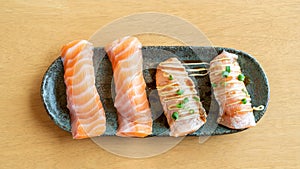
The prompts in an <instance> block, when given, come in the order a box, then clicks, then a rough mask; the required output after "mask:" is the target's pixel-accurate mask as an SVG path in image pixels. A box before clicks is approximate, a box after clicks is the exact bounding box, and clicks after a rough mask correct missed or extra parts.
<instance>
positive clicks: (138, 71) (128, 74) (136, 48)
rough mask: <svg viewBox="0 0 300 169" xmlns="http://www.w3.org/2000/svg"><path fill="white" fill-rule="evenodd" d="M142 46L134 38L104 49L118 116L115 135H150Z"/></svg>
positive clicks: (128, 38) (150, 122) (149, 114)
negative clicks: (112, 80) (110, 71)
mask: <svg viewBox="0 0 300 169" xmlns="http://www.w3.org/2000/svg"><path fill="white" fill-rule="evenodd" d="M141 47H142V44H141V43H140V42H139V40H138V39H137V38H135V37H129V36H127V37H124V38H121V39H118V40H115V41H114V42H112V43H111V44H109V45H107V46H106V47H105V50H106V52H107V54H108V57H109V60H110V61H111V63H112V68H113V72H114V83H115V91H116V97H115V102H114V106H115V107H116V109H117V113H118V125H119V126H118V129H117V136H123V137H145V136H147V135H150V134H152V117H151V111H150V108H149V102H148V99H147V95H146V90H145V87H146V83H145V80H144V77H143V72H142V71H143V57H142V51H141Z"/></svg>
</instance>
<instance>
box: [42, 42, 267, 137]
mask: <svg viewBox="0 0 300 169" xmlns="http://www.w3.org/2000/svg"><path fill="white" fill-rule="evenodd" d="M223 50H226V51H228V52H231V53H235V54H237V55H238V56H239V58H238V62H239V64H240V66H241V69H242V72H243V74H245V76H247V77H249V79H250V80H251V82H250V83H249V84H248V85H247V90H248V92H249V94H250V96H251V99H252V105H253V106H259V105H264V106H265V108H264V110H262V111H254V115H255V121H256V122H258V121H259V120H260V119H261V118H262V116H263V115H264V113H265V111H266V109H267V106H268V101H269V97H270V89H269V84H268V80H267V77H266V74H265V73H264V71H263V69H262V67H261V66H260V65H259V63H258V62H257V61H256V60H255V59H254V58H253V57H252V56H250V55H249V54H247V53H245V52H242V51H239V50H235V49H230V48H222V47H190V46H144V47H143V48H142V52H143V58H144V62H143V64H144V65H143V66H144V71H143V73H144V78H145V81H146V84H147V88H146V91H147V95H148V99H149V102H150V106H151V110H152V116H153V119H154V121H153V136H167V135H168V133H169V132H168V131H169V129H168V124H167V121H166V118H165V116H164V114H163V110H162V108H161V104H160V102H159V98H158V95H157V91H156V90H155V73H156V66H157V65H158V63H160V62H162V61H164V60H166V59H168V58H170V57H177V58H178V59H180V60H182V61H184V62H209V61H211V60H212V59H213V58H214V57H215V56H217V55H218V54H219V53H221V52H222V51H223ZM93 60H94V67H95V75H96V87H97V90H98V92H99V94H100V97H101V100H102V103H103V107H104V109H105V114H106V118H107V120H106V122H107V123H106V131H105V133H104V134H103V135H107V136H112V135H115V133H116V129H117V114H116V109H115V108H114V106H113V98H114V97H113V95H114V87H113V81H112V77H113V72H112V68H111V64H110V61H109V60H108V57H107V55H106V53H105V51H104V49H103V48H102V47H99V48H95V49H94V56H93ZM193 80H194V81H195V85H196V88H197V90H198V92H199V95H200V98H201V102H202V104H203V106H204V108H205V109H206V112H207V113H208V118H207V122H206V123H205V124H204V125H203V126H202V127H201V128H200V129H199V130H198V131H196V132H194V133H192V134H189V135H192V136H204V135H219V134H228V133H235V132H239V131H242V130H233V129H229V128H227V127H224V126H221V125H218V124H217V123H216V119H217V114H218V105H217V103H216V100H215V99H214V97H213V94H212V89H211V84H210V81H209V76H208V75H207V76H203V77H196V78H193ZM41 96H42V99H43V102H44V106H45V108H46V110H47V112H48V114H49V116H50V117H51V119H52V120H53V121H54V122H55V124H56V125H58V126H59V127H60V128H62V129H64V130H66V131H68V132H70V131H71V126H70V116H69V110H68V108H67V107H66V105H67V99H66V86H65V84H64V69H63V64H62V61H61V59H60V57H59V58H57V59H56V60H55V61H54V62H53V63H52V64H51V65H50V67H49V68H48V70H47V71H46V73H45V75H44V78H43V81H42V86H41Z"/></svg>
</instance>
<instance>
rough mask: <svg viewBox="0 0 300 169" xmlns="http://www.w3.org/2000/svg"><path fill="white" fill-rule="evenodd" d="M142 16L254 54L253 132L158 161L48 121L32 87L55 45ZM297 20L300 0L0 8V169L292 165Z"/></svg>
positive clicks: (299, 37)
mask: <svg viewBox="0 0 300 169" xmlns="http://www.w3.org/2000/svg"><path fill="white" fill-rule="evenodd" d="M152 11H154V12H161V13H166V14H172V15H175V16H178V17H181V18H184V19H186V20H187V21H189V22H190V23H192V24H194V25H196V26H197V27H198V28H199V29H201V30H202V31H203V33H204V34H205V35H206V36H207V37H208V38H209V39H210V40H211V42H212V44H213V45H215V46H224V47H231V48H235V49H240V50H243V51H246V52H248V53H250V54H252V55H253V56H254V57H256V59H257V60H258V61H259V62H260V63H261V65H262V66H263V68H264V70H265V71H266V73H267V75H268V78H269V82H270V86H271V99H270V105H269V107H268V110H267V112H266V114H265V116H264V117H263V118H262V120H261V121H260V122H259V123H258V125H257V126H256V127H255V128H252V129H249V130H247V131H244V132H241V133H237V134H231V135H223V136H214V137H211V138H210V139H209V140H208V141H206V142H205V143H204V144H198V138H195V137H188V138H185V139H184V140H183V141H182V142H181V143H180V144H179V145H177V146H176V147H174V148H173V149H172V150H170V151H168V152H166V153H163V154H161V155H158V156H154V157H151V158H143V159H130V158H124V157H120V156H116V155H113V154H111V153H109V152H107V151H105V150H103V149H101V148H99V147H98V146H97V145H96V144H94V143H93V142H92V141H91V140H90V139H85V140H73V139H72V138H71V136H70V134H69V133H67V132H65V131H63V130H61V129H60V128H58V127H57V126H56V125H55V124H54V123H53V121H52V120H50V118H49V116H48V115H47V113H46V111H45V109H44V106H43V103H42V101H41V97H40V85H41V80H42V77H43V74H44V72H45V71H46V69H47V68H48V66H49V65H50V64H51V62H52V61H53V60H54V59H56V58H57V57H58V55H59V51H60V48H61V46H62V45H63V44H65V43H67V42H69V41H71V40H74V39H88V38H89V37H90V36H91V35H92V34H93V33H94V32H95V31H96V30H97V29H99V28H101V27H103V26H104V25H106V24H108V23H110V22H111V21H113V20H115V19H117V18H120V17H123V16H126V15H129V14H134V13H137V12H152ZM299 16H300V2H299V1H288V0H282V1H280V2H278V1H276V0H274V1H269V0H268V1H264V2H261V1H256V0H253V1H247V2H238V1H234V0H230V1H224V2H223V1H216V2H210V1H198V0H189V1H186V2H181V1H170V2H167V1H158V2H156V3H155V2H150V1H139V2H131V1H128V2H127V1H126V2H125V1H123V2H117V1H99V2H98V1H96V0H86V1H82V2H79V1H74V2H73V1H72V2H71V1H54V0H51V1H44V2H38V1H30V0H28V1H25V0H19V1H5V2H2V3H1V6H0V18H1V19H0V21H1V27H0V34H1V38H2V40H1V42H0V46H1V49H0V50H1V65H0V74H1V76H0V80H1V83H0V91H1V96H0V99H1V100H0V101H1V104H0V111H1V113H0V124H1V125H0V135H1V137H0V149H1V152H0V168H10V169H11V168H120V169H123V168H144V169H146V168H170V167H172V168H186V169H187V168H300V132H299V129H300V122H299V121H300V112H299V109H300V106H299V105H300V103H299V102H300V95H299V89H300V88H299V80H300V78H299V77H300V76H299V73H300V72H299V65H300V57H299V52H300V51H299V47H300V43H299V42H300V33H299V27H300V22H299V20H300V17H299ZM163 42H164V43H163ZM168 42H169V41H162V43H161V44H162V45H164V44H165V43H168ZM149 44H151V42H149ZM155 45H157V44H155Z"/></svg>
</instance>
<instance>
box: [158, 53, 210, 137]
mask: <svg viewBox="0 0 300 169" xmlns="http://www.w3.org/2000/svg"><path fill="white" fill-rule="evenodd" d="M156 87H157V90H158V95H159V98H160V101H161V104H162V106H163V110H164V114H165V116H166V118H167V121H168V124H169V126H170V136H174V137H178V136H185V135H187V134H190V133H193V132H194V131H196V130H198V129H199V128H200V127H201V126H202V125H203V124H204V123H205V122H206V112H205V109H204V108H203V106H202V103H201V102H200V98H199V96H198V95H197V91H196V89H195V85H194V82H193V81H192V79H191V78H190V77H189V76H188V73H187V72H186V69H185V67H184V66H183V65H182V64H181V62H180V61H179V60H178V59H176V58H170V59H168V60H166V61H164V62H161V63H160V64H159V65H158V66H157V71H156Z"/></svg>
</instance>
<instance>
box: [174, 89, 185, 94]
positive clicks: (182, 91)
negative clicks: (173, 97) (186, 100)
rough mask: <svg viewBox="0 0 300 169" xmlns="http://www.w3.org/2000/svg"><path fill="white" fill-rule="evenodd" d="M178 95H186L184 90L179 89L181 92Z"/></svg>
mask: <svg viewBox="0 0 300 169" xmlns="http://www.w3.org/2000/svg"><path fill="white" fill-rule="evenodd" d="M176 93H177V94H178V95H182V94H183V93H184V90H181V89H179V90H177V92H176Z"/></svg>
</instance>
